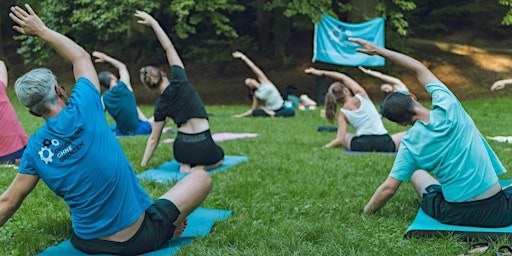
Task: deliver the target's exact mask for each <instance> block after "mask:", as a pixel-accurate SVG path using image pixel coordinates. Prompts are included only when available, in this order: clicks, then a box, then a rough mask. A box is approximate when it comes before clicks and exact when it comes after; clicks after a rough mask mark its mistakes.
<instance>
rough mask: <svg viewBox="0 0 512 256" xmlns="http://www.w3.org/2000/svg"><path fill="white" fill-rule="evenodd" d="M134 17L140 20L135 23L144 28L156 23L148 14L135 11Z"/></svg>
mask: <svg viewBox="0 0 512 256" xmlns="http://www.w3.org/2000/svg"><path fill="white" fill-rule="evenodd" d="M135 17H138V18H140V20H138V21H137V23H139V24H143V25H146V26H151V24H153V23H154V22H156V20H155V18H153V16H151V15H150V14H149V13H147V12H145V11H139V10H137V11H135Z"/></svg>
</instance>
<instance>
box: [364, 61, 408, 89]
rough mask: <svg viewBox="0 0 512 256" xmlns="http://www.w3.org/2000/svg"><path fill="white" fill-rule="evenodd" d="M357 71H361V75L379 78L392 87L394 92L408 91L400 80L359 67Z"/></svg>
mask: <svg viewBox="0 0 512 256" xmlns="http://www.w3.org/2000/svg"><path fill="white" fill-rule="evenodd" d="M359 70H361V71H362V72H363V73H365V74H367V75H370V76H373V77H375V78H379V79H380V80H382V81H384V82H386V83H388V84H390V85H391V86H393V88H394V90H395V91H396V90H402V91H409V89H408V88H407V86H406V85H405V84H404V83H402V80H400V79H398V78H396V77H394V76H390V75H386V74H383V73H381V72H379V71H375V70H371V69H367V68H364V67H361V66H359Z"/></svg>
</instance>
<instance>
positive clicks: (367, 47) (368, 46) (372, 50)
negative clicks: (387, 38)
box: [348, 38, 378, 55]
mask: <svg viewBox="0 0 512 256" xmlns="http://www.w3.org/2000/svg"><path fill="white" fill-rule="evenodd" d="M348 40H349V41H351V42H354V43H358V44H360V45H361V46H362V47H363V48H357V49H356V51H357V52H362V53H366V54H368V55H375V54H377V47H378V46H376V45H375V44H373V43H372V42H370V41H367V40H364V39H361V38H349V39H348Z"/></svg>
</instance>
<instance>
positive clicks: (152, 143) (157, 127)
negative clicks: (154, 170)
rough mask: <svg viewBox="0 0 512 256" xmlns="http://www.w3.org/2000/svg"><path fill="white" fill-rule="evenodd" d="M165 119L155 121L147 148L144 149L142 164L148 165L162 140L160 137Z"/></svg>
mask: <svg viewBox="0 0 512 256" xmlns="http://www.w3.org/2000/svg"><path fill="white" fill-rule="evenodd" d="M164 126H165V121H158V122H154V123H153V130H152V131H151V135H149V138H148V142H147V144H146V150H145V151H144V156H143V157H142V163H141V164H140V166H146V164H147V163H148V162H149V159H151V157H152V156H153V153H154V152H155V150H156V148H157V147H158V142H160V137H161V136H162V130H163V129H164Z"/></svg>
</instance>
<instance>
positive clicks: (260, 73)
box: [232, 51, 272, 83]
mask: <svg viewBox="0 0 512 256" xmlns="http://www.w3.org/2000/svg"><path fill="white" fill-rule="evenodd" d="M232 55H233V58H239V59H241V60H242V61H243V62H245V64H246V65H247V66H248V67H249V68H250V69H251V70H252V72H253V73H254V74H255V75H256V78H257V79H258V81H260V83H272V82H270V80H269V79H268V77H267V76H266V75H265V73H263V71H262V70H261V69H260V68H259V67H258V66H256V64H254V62H253V61H252V60H251V59H249V57H247V56H245V54H243V53H241V52H239V51H236V52H233V54H232Z"/></svg>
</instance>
